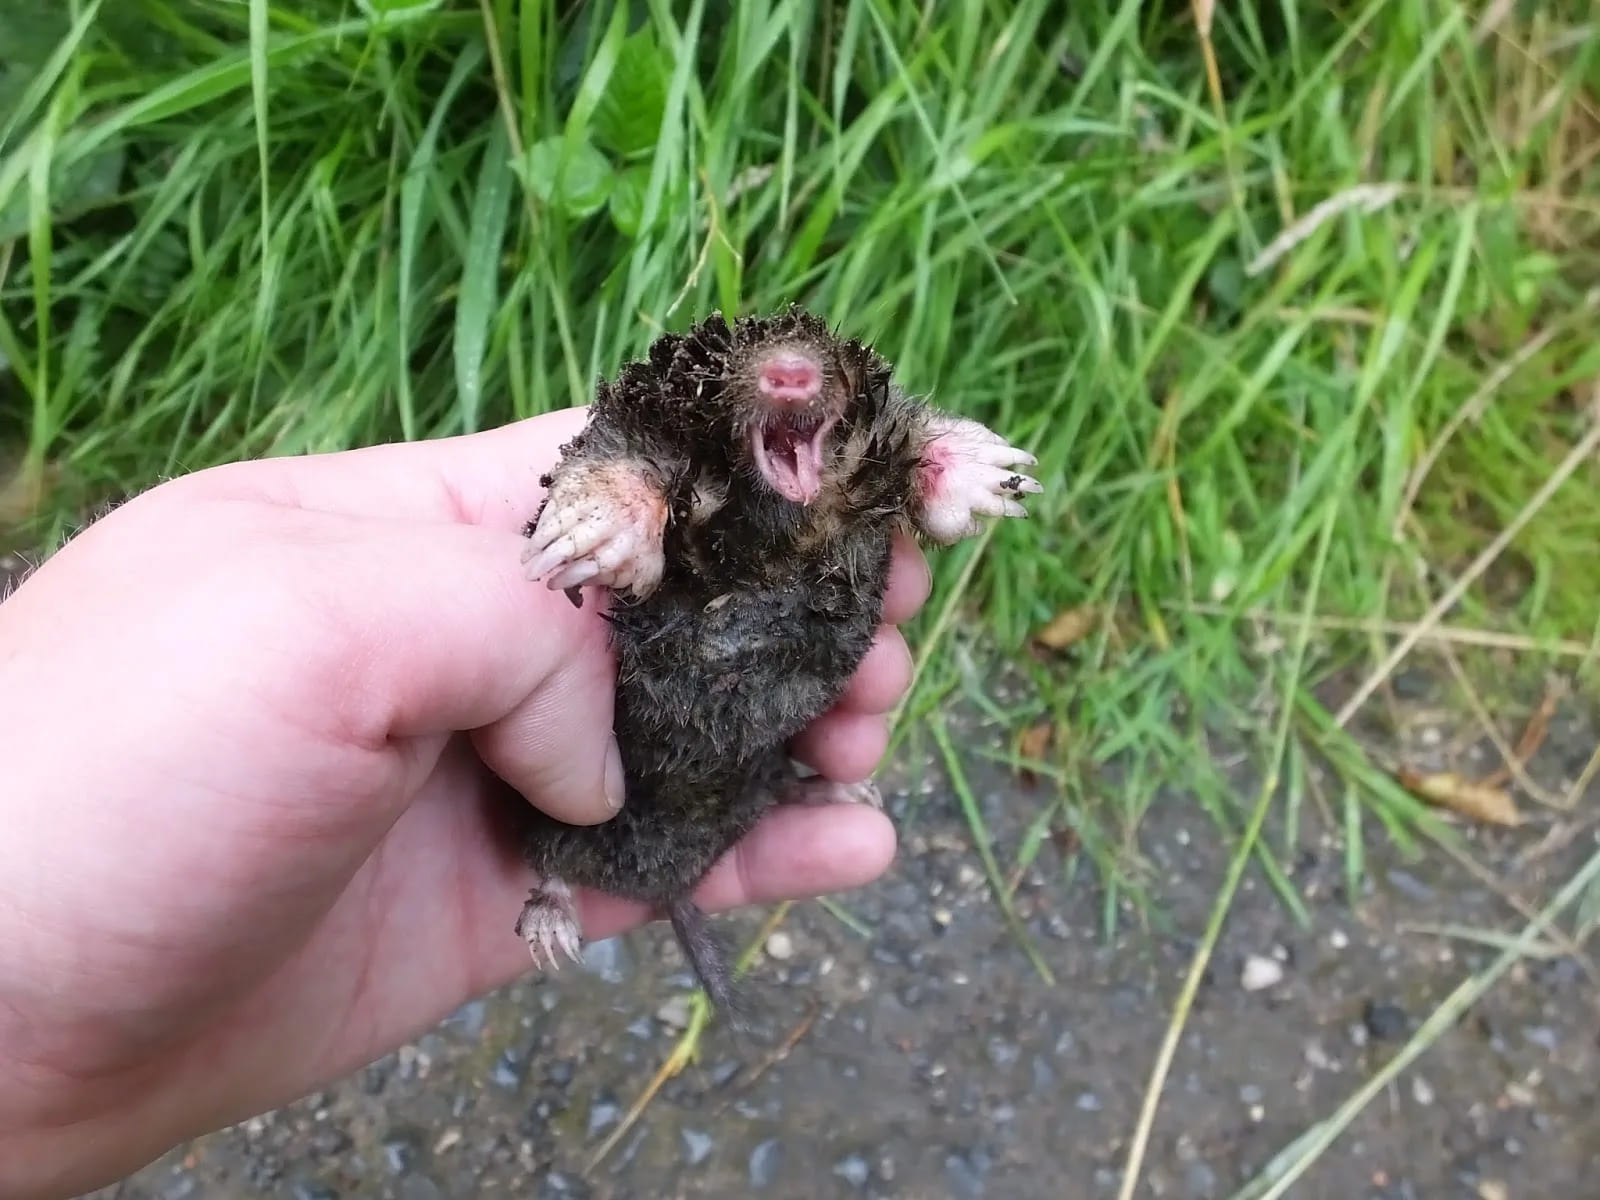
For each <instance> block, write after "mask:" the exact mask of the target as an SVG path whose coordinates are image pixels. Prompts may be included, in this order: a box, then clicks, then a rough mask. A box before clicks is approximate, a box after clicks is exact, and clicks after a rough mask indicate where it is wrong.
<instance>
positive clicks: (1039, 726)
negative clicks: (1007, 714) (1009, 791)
mask: <svg viewBox="0 0 1600 1200" xmlns="http://www.w3.org/2000/svg"><path fill="white" fill-rule="evenodd" d="M1055 735H1056V727H1055V722H1053V721H1037V722H1035V723H1034V724H1032V725H1030V726H1028V728H1026V729H1024V730H1023V731H1022V736H1021V737H1020V738H1018V739H1017V757H1018V758H1026V759H1031V760H1032V761H1033V762H1042V761H1044V756H1045V755H1046V754H1048V753H1050V743H1051V742H1052V741H1054V740H1055ZM1017 778H1019V779H1020V780H1021V781H1022V785H1023V786H1024V787H1033V786H1034V785H1035V784H1037V783H1038V782H1039V776H1038V775H1036V774H1034V772H1032V771H1030V770H1029V769H1028V768H1027V767H1026V766H1022V767H1019V768H1017Z"/></svg>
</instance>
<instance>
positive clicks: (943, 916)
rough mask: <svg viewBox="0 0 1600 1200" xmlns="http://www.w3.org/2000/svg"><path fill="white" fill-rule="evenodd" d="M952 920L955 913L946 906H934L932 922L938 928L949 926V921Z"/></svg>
mask: <svg viewBox="0 0 1600 1200" xmlns="http://www.w3.org/2000/svg"><path fill="white" fill-rule="evenodd" d="M953 920H955V914H954V913H952V912H951V911H950V910H949V909H948V908H936V909H934V910H933V923H934V924H935V925H937V926H938V927H939V928H940V929H948V928H950V922H951V921H953Z"/></svg>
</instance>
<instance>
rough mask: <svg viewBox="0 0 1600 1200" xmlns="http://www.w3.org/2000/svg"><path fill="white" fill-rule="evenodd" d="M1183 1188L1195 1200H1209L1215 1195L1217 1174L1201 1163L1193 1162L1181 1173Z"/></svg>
mask: <svg viewBox="0 0 1600 1200" xmlns="http://www.w3.org/2000/svg"><path fill="white" fill-rule="evenodd" d="M1183 1182H1184V1186H1185V1187H1187V1188H1188V1190H1189V1195H1191V1196H1193V1197H1195V1198H1196V1200H1210V1198H1211V1197H1212V1196H1215V1195H1216V1194H1217V1173H1216V1172H1215V1171H1213V1170H1212V1169H1211V1168H1210V1167H1208V1166H1206V1164H1205V1163H1203V1162H1193V1163H1190V1164H1189V1166H1188V1167H1187V1168H1186V1169H1185V1170H1184V1172H1183Z"/></svg>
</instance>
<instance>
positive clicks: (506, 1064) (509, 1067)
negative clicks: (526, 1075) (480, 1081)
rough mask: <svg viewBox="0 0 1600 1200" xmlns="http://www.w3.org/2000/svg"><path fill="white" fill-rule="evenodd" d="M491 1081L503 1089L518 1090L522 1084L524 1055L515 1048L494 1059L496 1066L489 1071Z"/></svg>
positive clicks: (507, 1090)
mask: <svg viewBox="0 0 1600 1200" xmlns="http://www.w3.org/2000/svg"><path fill="white" fill-rule="evenodd" d="M489 1082H490V1083H492V1084H494V1086H495V1087H497V1088H499V1089H501V1090H502V1091H506V1092H514V1091H516V1090H517V1089H518V1088H519V1087H521V1086H522V1056H521V1055H519V1054H517V1053H516V1052H515V1051H513V1050H507V1051H505V1052H504V1053H503V1054H501V1055H500V1057H499V1058H497V1059H495V1060H494V1068H493V1070H491V1071H490V1072H489Z"/></svg>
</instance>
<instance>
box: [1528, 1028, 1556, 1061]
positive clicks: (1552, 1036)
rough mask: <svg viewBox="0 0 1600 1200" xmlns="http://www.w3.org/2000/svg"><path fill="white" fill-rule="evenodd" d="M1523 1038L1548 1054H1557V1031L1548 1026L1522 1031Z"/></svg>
mask: <svg viewBox="0 0 1600 1200" xmlns="http://www.w3.org/2000/svg"><path fill="white" fill-rule="evenodd" d="M1522 1036H1523V1037H1525V1038H1527V1039H1528V1040H1529V1041H1530V1042H1532V1043H1533V1044H1534V1045H1535V1046H1537V1047H1539V1049H1541V1050H1543V1051H1544V1052H1545V1053H1547V1054H1554V1053H1555V1052H1556V1031H1555V1030H1554V1029H1551V1028H1550V1026H1548V1025H1534V1026H1531V1027H1530V1028H1528V1029H1524V1030H1523V1031H1522Z"/></svg>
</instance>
